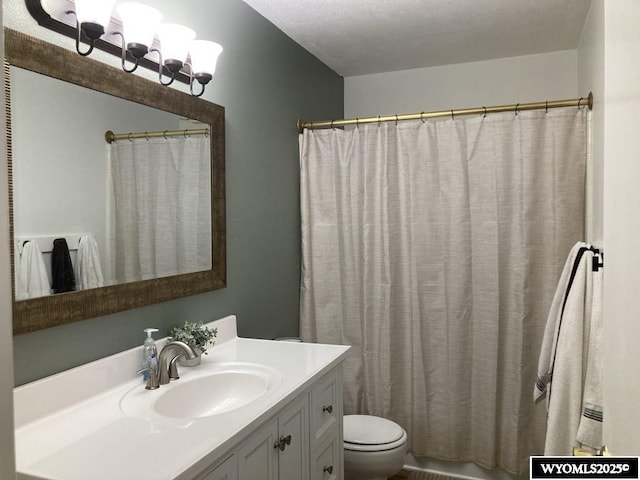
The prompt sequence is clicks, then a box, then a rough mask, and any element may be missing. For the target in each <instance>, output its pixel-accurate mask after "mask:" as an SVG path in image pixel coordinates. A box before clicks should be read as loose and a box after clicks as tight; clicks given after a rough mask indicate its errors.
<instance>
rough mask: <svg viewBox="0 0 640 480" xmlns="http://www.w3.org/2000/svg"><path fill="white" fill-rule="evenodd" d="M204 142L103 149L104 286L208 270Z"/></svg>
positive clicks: (149, 142) (145, 142) (163, 141)
mask: <svg viewBox="0 0 640 480" xmlns="http://www.w3.org/2000/svg"><path fill="white" fill-rule="evenodd" d="M209 142H210V140H209V137H207V136H188V137H186V136H174V137H168V138H164V137H158V138H148V139H147V138H141V139H131V140H121V141H117V142H114V143H112V144H109V145H108V151H107V153H108V155H107V196H108V198H107V217H108V218H107V248H106V266H107V268H106V278H107V282H108V283H123V282H131V281H137V280H147V279H151V278H160V277H167V276H170V275H179V274H182V273H191V272H198V271H202V270H209V269H211V265H212V254H211V163H210V160H209V152H210V143H209Z"/></svg>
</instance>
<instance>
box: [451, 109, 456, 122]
mask: <svg viewBox="0 0 640 480" xmlns="http://www.w3.org/2000/svg"><path fill="white" fill-rule="evenodd" d="M451 120H455V116H454V114H453V110H451Z"/></svg>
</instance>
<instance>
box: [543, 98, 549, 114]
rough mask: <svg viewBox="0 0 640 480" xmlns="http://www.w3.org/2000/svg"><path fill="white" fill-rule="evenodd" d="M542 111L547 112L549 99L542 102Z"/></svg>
mask: <svg viewBox="0 0 640 480" xmlns="http://www.w3.org/2000/svg"><path fill="white" fill-rule="evenodd" d="M544 113H549V100H545V102H544Z"/></svg>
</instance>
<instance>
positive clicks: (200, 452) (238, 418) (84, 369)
mask: <svg viewBox="0 0 640 480" xmlns="http://www.w3.org/2000/svg"><path fill="white" fill-rule="evenodd" d="M209 326H213V327H217V328H218V338H217V340H216V345H215V346H214V347H212V348H209V349H208V353H209V354H208V355H203V357H202V364H201V365H200V366H198V367H195V368H189V367H179V371H180V380H177V381H175V382H174V381H172V382H171V383H170V384H169V385H167V386H161V387H160V388H159V389H158V390H153V391H150V390H145V389H144V382H143V381H142V379H141V377H140V376H139V375H136V374H135V369H136V368H139V364H140V362H141V358H142V349H141V348H135V349H132V350H128V351H126V352H122V353H120V354H117V355H113V356H110V357H107V358H104V359H101V360H98V361H96V362H92V363H89V364H86V365H83V366H81V367H78V368H75V369H72V370H69V371H66V372H63V373H60V374H57V375H53V376H51V377H47V378H45V379H42V380H38V381H36V382H33V383H30V384H27V385H23V386H21V387H17V388H16V389H15V390H14V404H15V421H16V462H17V471H18V478H19V479H25V480H26V479H47V480H87V479H92V480H100V479H104V480H125V479H126V480H129V479H130V480H140V479H143V478H149V479H154V480H161V479H191V478H192V477H193V476H194V475H196V474H198V473H200V472H201V471H202V470H203V469H204V468H205V467H206V466H208V465H211V464H213V463H215V462H216V461H218V460H220V459H222V456H223V455H224V454H225V453H226V452H227V451H228V450H229V449H230V448H231V447H233V446H234V445H235V444H236V443H237V442H239V441H240V440H241V439H242V438H243V437H244V436H245V435H247V434H248V433H249V432H250V431H251V430H253V429H254V428H256V427H257V426H258V425H260V424H261V423H262V422H263V421H265V420H267V419H268V418H269V417H270V416H272V415H273V414H274V413H276V412H277V411H278V410H279V409H280V408H282V407H283V406H285V405H286V403H287V402H288V401H289V400H293V398H294V397H295V396H296V395H297V394H298V393H301V392H303V391H304V390H305V389H306V388H307V387H308V386H309V385H310V384H311V383H312V382H313V381H314V380H315V379H317V378H318V377H319V376H321V375H322V374H324V373H326V372H328V371H329V370H331V369H332V368H333V367H335V366H336V365H338V364H339V363H340V362H341V361H342V359H343V357H344V355H345V353H346V351H347V350H348V349H349V347H346V346H339V345H319V344H309V343H295V342H275V341H270V340H256V339H246V338H238V337H237V334H236V324H235V317H233V316H230V317H226V318H224V319H221V320H218V321H216V322H212V323H210V324H209ZM141 338H142V336H141ZM163 343H164V342H163V341H158V349H159V350H160V347H161V345H162V344H163ZM228 362H232V363H237V362H240V363H250V364H259V365H262V366H263V367H265V368H266V369H273V370H275V371H276V372H277V373H278V374H277V375H276V379H277V380H276V381H275V382H274V383H273V385H272V387H273V388H270V390H269V391H268V392H267V394H265V395H264V396H263V397H261V398H260V399H259V400H257V401H255V402H253V403H250V404H248V405H245V406H243V407H240V408H238V409H235V410H232V411H229V412H227V413H221V414H218V415H213V416H209V417H202V418H198V419H170V418H167V417H161V416H159V415H157V414H152V413H150V414H149V415H146V416H130V415H127V414H125V413H124V412H123V411H122V409H121V407H120V402H121V399H122V398H123V397H124V396H125V395H126V394H127V393H128V392H130V391H131V390H132V389H134V390H136V393H135V394H136V395H140V394H144V395H150V396H153V395H156V396H158V395H161V394H162V393H163V392H166V391H167V389H169V388H172V387H173V386H174V385H178V384H179V383H180V382H186V381H189V379H194V378H195V377H197V376H202V375H203V374H205V373H206V371H207V370H214V369H215V368H217V367H218V366H220V365H221V364H225V363H228ZM137 389H139V390H140V392H141V393H140V394H138V393H137Z"/></svg>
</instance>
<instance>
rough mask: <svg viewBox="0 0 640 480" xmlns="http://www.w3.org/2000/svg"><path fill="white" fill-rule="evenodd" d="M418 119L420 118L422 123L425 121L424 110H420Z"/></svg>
mask: <svg viewBox="0 0 640 480" xmlns="http://www.w3.org/2000/svg"><path fill="white" fill-rule="evenodd" d="M420 120H422V123H425V120H424V112H420Z"/></svg>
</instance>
